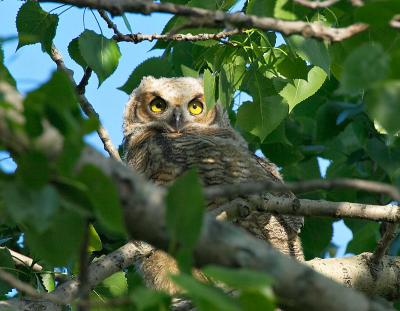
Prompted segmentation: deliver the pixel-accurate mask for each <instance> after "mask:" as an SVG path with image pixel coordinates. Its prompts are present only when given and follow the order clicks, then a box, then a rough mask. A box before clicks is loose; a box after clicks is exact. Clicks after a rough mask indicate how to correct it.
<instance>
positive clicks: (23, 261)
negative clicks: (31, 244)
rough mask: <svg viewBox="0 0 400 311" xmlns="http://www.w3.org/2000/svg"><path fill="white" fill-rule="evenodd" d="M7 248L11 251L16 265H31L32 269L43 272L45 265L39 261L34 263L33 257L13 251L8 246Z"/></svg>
mask: <svg viewBox="0 0 400 311" xmlns="http://www.w3.org/2000/svg"><path fill="white" fill-rule="evenodd" d="M6 249H7V250H8V251H9V252H10V254H11V257H12V259H13V261H14V263H15V264H16V265H24V266H26V267H31V269H32V270H33V271H36V272H41V271H42V270H43V267H42V266H41V265H39V264H37V263H34V262H33V259H32V258H30V257H28V256H25V255H23V254H20V253H18V252H16V251H13V250H12V249H9V248H8V247H6Z"/></svg>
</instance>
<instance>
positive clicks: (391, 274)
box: [306, 253, 400, 306]
mask: <svg viewBox="0 0 400 311" xmlns="http://www.w3.org/2000/svg"><path fill="white" fill-rule="evenodd" d="M372 256H373V255H372V254H371V253H363V254H360V255H358V256H352V257H343V258H328V259H320V258H316V259H313V260H310V261H307V262H306V264H307V265H309V266H310V267H312V268H313V269H314V270H315V271H318V272H319V273H321V274H324V275H325V276H327V277H329V278H330V279H332V280H335V281H336V282H338V283H341V284H343V285H344V286H346V287H354V288H357V289H359V290H361V291H362V292H364V293H367V294H368V295H369V296H383V297H386V298H387V299H389V300H395V299H398V298H399V277H400V270H399V267H400V266H399V264H400V259H399V257H389V256H384V257H382V258H381V265H380V267H379V275H378V276H377V277H375V276H374V275H371V273H370V271H371V270H370V263H371V259H372ZM354 306H355V305H354Z"/></svg>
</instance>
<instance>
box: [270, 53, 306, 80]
mask: <svg viewBox="0 0 400 311" xmlns="http://www.w3.org/2000/svg"><path fill="white" fill-rule="evenodd" d="M277 69H278V71H279V73H280V74H282V75H284V76H285V77H286V78H288V79H307V75H308V67H307V64H306V62H305V61H304V60H302V59H301V58H300V57H296V58H292V57H285V58H284V59H283V61H282V62H280V63H279V64H278V65H277Z"/></svg>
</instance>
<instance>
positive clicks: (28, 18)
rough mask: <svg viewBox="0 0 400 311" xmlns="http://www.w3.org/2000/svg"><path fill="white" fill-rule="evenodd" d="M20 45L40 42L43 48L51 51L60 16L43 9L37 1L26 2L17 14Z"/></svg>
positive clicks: (48, 51)
mask: <svg viewBox="0 0 400 311" xmlns="http://www.w3.org/2000/svg"><path fill="white" fill-rule="evenodd" d="M16 23H17V30H18V47H17V49H19V48H20V47H22V46H24V45H29V44H34V43H40V44H41V45H42V50H43V51H46V52H47V53H50V52H51V45H52V43H53V39H54V36H55V34H56V28H57V24H58V16H57V15H56V14H49V13H47V12H45V11H43V10H42V8H41V7H40V5H39V3H37V2H36V1H27V2H25V3H24V4H23V5H22V6H21V8H20V10H19V11H18V15H17V21H16Z"/></svg>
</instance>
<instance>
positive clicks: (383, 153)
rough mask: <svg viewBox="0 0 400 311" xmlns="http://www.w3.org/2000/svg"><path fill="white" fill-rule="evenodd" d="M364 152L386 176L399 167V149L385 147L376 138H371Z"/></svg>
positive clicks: (396, 147) (397, 147)
mask: <svg viewBox="0 0 400 311" xmlns="http://www.w3.org/2000/svg"><path fill="white" fill-rule="evenodd" d="M366 152H367V154H368V155H369V156H370V157H371V159H372V160H374V161H375V162H376V163H378V165H379V166H380V167H382V168H383V169H384V170H385V171H386V173H387V174H388V175H391V174H392V173H394V172H396V170H397V169H398V168H399V167H400V147H399V146H387V145H386V144H385V143H383V142H382V141H380V140H379V139H377V138H371V139H369V140H368V142H367V145H366Z"/></svg>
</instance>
